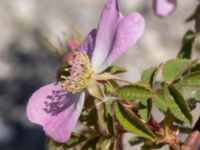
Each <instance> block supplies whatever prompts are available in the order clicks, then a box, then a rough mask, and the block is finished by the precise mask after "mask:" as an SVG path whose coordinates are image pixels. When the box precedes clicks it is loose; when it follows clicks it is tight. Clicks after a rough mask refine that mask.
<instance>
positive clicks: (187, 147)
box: [183, 117, 200, 150]
mask: <svg viewBox="0 0 200 150" xmlns="http://www.w3.org/2000/svg"><path fill="white" fill-rule="evenodd" d="M199 139H200V117H199V119H198V120H197V122H196V124H195V126H194V128H193V129H192V131H191V133H190V134H189V135H188V137H187V138H186V140H185V142H184V144H183V150H194V149H195V147H196V146H197V145H198V143H199Z"/></svg>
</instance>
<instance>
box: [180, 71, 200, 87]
mask: <svg viewBox="0 0 200 150" xmlns="http://www.w3.org/2000/svg"><path fill="white" fill-rule="evenodd" d="M180 84H181V85H185V86H196V87H200V71H199V72H193V73H191V74H189V75H187V76H185V77H184V78H183V80H182V81H181V82H180Z"/></svg>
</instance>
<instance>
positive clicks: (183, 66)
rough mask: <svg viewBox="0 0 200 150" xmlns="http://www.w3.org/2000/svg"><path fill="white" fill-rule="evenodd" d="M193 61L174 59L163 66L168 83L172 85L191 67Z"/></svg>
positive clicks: (164, 76)
mask: <svg viewBox="0 0 200 150" xmlns="http://www.w3.org/2000/svg"><path fill="white" fill-rule="evenodd" d="M191 63H192V61H191V60H187V59H172V60H169V61H167V62H166V63H165V64H164V66H163V78H164V80H165V81H166V82H167V83H169V84H170V83H172V82H173V81H174V80H176V79H177V78H178V77H179V76H180V75H182V74H183V73H184V72H185V71H186V70H187V69H188V68H189V67H190V65H191Z"/></svg>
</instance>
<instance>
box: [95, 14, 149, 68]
mask: <svg viewBox="0 0 200 150" xmlns="http://www.w3.org/2000/svg"><path fill="white" fill-rule="evenodd" d="M144 27H145V21H144V18H143V17H142V16H141V15H140V14H139V13H137V12H134V13H130V14H129V15H127V16H125V17H123V19H121V20H120V22H119V24H118V28H117V31H116V34H115V41H114V42H113V47H112V50H111V52H110V54H109V56H108V59H107V60H106V61H105V62H104V63H103V64H102V65H101V66H99V67H98V68H97V69H96V70H98V71H100V70H101V71H102V70H104V69H106V68H107V67H108V66H110V65H111V64H112V62H113V61H115V60H116V59H117V58H119V57H120V56H121V55H122V54H123V53H125V52H126V51H127V50H128V48H130V47H131V46H133V44H135V43H136V42H137V41H138V39H139V38H140V37H141V36H142V34H143V32H144Z"/></svg>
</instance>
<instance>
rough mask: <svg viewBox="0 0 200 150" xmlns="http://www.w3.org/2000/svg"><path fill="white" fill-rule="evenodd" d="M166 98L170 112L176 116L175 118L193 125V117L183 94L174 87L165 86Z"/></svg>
mask: <svg viewBox="0 0 200 150" xmlns="http://www.w3.org/2000/svg"><path fill="white" fill-rule="evenodd" d="M164 96H165V101H166V104H167V105H168V107H169V109H170V112H171V113H172V114H173V115H174V117H176V118H177V119H178V120H181V121H183V122H185V123H190V124H191V123H192V115H191V112H190V109H189V107H188V105H187V103H186V101H185V100H184V97H183V96H182V95H181V93H180V92H179V91H178V90H177V89H176V88H175V87H174V86H173V85H170V86H167V85H165V87H164Z"/></svg>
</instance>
